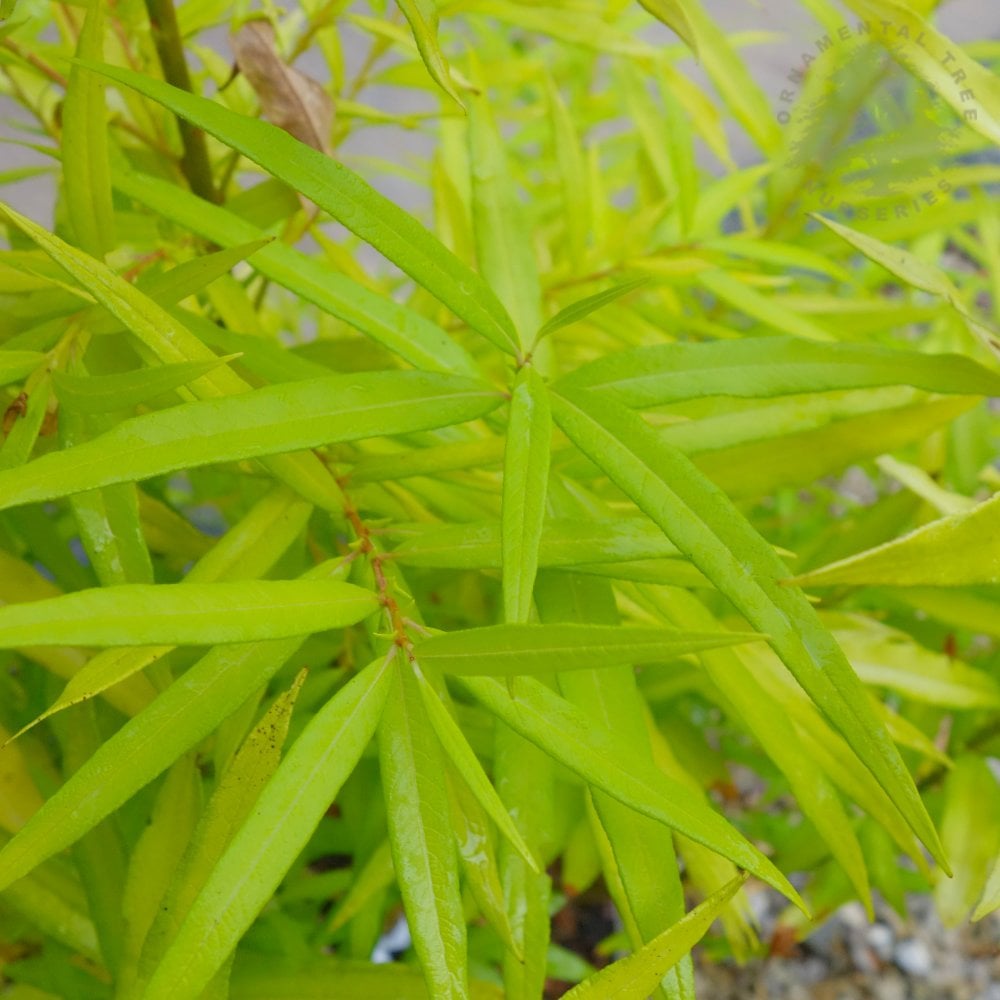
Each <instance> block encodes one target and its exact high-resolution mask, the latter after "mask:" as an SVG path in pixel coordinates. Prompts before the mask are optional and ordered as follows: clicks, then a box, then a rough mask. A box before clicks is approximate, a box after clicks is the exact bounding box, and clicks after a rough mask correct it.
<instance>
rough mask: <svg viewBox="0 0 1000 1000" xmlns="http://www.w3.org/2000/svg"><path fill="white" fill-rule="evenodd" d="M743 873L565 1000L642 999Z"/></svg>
mask: <svg viewBox="0 0 1000 1000" xmlns="http://www.w3.org/2000/svg"><path fill="white" fill-rule="evenodd" d="M746 880H747V876H746V873H743V874H741V875H740V876H739V877H738V878H734V879H733V880H732V882H730V883H729V884H728V885H725V886H723V887H722V888H721V889H720V890H719V891H718V892H716V893H713V894H712V895H711V896H709V897H708V899H706V900H705V901H704V902H703V903H701V904H700V905H699V906H696V907H695V908H694V909H693V910H692V911H691V912H690V913H689V914H688V915H687V916H686V917H684V919H683V920H681V921H679V922H678V923H676V924H674V926H673V927H670V928H668V929H667V930H665V931H664V932H663V933H662V934H660V935H659V936H658V937H655V938H653V940H652V941H650V942H649V944H647V945H644V946H643V947H642V948H640V949H639V951H637V952H635V954H633V955H629V956H628V957H626V958H622V959H619V960H618V961H617V962H615V963H613V964H612V965H609V966H607V967H606V968H604V969H601V971H600V972H598V973H597V975H596V976H591V977H590V978H589V979H587V980H586V981H585V982H583V983H581V984H580V985H579V986H576V987H574V988H573V989H571V990H570V991H569V993H567V994H566V997H567V1000H608V998H611V997H614V998H615V1000H643V998H644V997H648V996H649V994H650V993H651V992H652V991H653V990H654V989H655V988H656V986H657V984H658V983H659V982H660V980H661V979H662V978H663V976H664V975H665V974H666V973H667V971H668V970H669V969H671V968H672V967H673V966H674V965H676V964H677V962H679V961H680V960H681V959H682V958H683V957H684V956H685V955H686V954H687V953H688V952H689V951H690V950H691V949H692V948H693V947H694V946H695V945H696V944H697V943H698V942H699V941H700V940H701V939H702V937H704V935H705V932H706V931H707V930H708V929H709V927H711V926H712V923H713V921H714V920H715V919H716V917H718V916H719V914H720V913H721V911H722V909H723V907H725V905H726V904H727V903H728V902H729V900H731V899H732V898H733V896H735V895H736V893H737V892H738V891H739V889H740V887H741V886H742V885H743V883H744V882H746Z"/></svg>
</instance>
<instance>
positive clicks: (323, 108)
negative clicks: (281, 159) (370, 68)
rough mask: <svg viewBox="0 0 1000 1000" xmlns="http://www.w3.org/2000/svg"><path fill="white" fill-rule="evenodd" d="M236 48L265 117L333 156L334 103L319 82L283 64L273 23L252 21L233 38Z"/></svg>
mask: <svg viewBox="0 0 1000 1000" xmlns="http://www.w3.org/2000/svg"><path fill="white" fill-rule="evenodd" d="M232 46H233V52H234V54H235V56H236V63H237V65H238V66H239V69H240V72H241V73H242V74H243V75H244V76H245V77H246V78H247V80H248V82H249V83H250V86H251V87H253V89H254V90H255V91H256V93H257V96H258V97H259V98H260V103H261V109H262V110H263V113H264V117H265V118H266V119H267V120H268V121H269V122H271V123H272V124H274V125H277V126H278V127H279V128H283V129H284V130H285V131H286V132H288V133H290V134H291V135H293V136H295V138H296V139H298V140H299V141H300V142H304V143H306V144H307V145H309V146H312V147H313V149H318V150H321V151H322V152H324V153H329V152H330V133H331V131H332V129H333V101H332V100H331V98H330V95H329V94H327V92H326V91H325V90H324V89H323V87H322V86H321V85H320V84H319V83H318V82H317V81H316V80H314V79H313V78H312V77H310V76H306V74H305V73H302V72H300V71H299V70H297V69H295V68H294V67H293V66H289V65H288V64H287V63H285V62H283V61H282V59H281V56H279V55H278V51H277V47H276V45H275V39H274V28H273V27H272V26H271V24H270V23H269V22H267V21H262V20H255V21H248V22H247V23H246V24H244V25H243V27H242V28H240V30H239V31H238V32H236V34H235V35H233V38H232Z"/></svg>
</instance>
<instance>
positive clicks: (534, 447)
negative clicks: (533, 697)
mask: <svg viewBox="0 0 1000 1000" xmlns="http://www.w3.org/2000/svg"><path fill="white" fill-rule="evenodd" d="M551 447H552V415H551V412H550V410H549V399H548V391H547V390H546V388H545V385H544V383H543V382H542V380H541V378H540V377H539V375H538V373H537V372H536V371H535V369H534V368H533V367H532V366H531V365H525V366H524V367H523V368H521V370H520V371H519V372H518V373H517V378H516V379H515V380H514V389H513V393H512V395H511V401H510V419H509V420H508V422H507V448H506V452H505V455H504V471H503V494H502V499H501V540H502V549H503V556H502V557H503V606H504V619H505V620H506V621H508V622H526V621H528V619H529V617H530V615H531V595H532V590H533V588H534V585H535V574H536V573H537V571H538V547H539V543H540V541H541V537H542V521H543V519H544V517H545V495H546V491H547V489H548V479H549V460H550V456H551Z"/></svg>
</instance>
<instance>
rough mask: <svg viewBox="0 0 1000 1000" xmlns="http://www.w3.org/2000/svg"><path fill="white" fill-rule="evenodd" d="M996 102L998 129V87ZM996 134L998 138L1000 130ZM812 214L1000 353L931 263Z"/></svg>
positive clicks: (999, 338) (993, 337)
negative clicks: (932, 297)
mask: <svg viewBox="0 0 1000 1000" xmlns="http://www.w3.org/2000/svg"><path fill="white" fill-rule="evenodd" d="M996 104H997V111H998V117H997V119H996V126H997V129H998V130H1000V88H998V91H997V101H996ZM997 135H998V139H1000V131H998V133H997ZM813 218H815V219H818V220H819V221H820V222H822V223H823V225H824V226H826V227H827V229H830V230H832V231H833V232H835V233H836V234H837V235H838V236H840V237H841V238H842V239H843V240H846V241H847V242H848V243H850V244H851V246H853V247H854V248H855V249H857V250H860V251H861V253H863V254H864V255H865V256H866V257H867V258H868V259H869V260H873V261H875V263H876V264H881V265H882V267H884V268H885V269H886V270H887V271H888V272H889V273H890V274H892V275H894V276H895V277H897V278H899V280H900V281H902V282H904V283H905V284H907V285H912V286H913V287H914V288H919V289H920V290H921V291H923V292H928V293H929V294H931V295H937V296H939V297H940V298H943V299H944V300H945V301H946V302H947V303H948V304H949V305H950V306H951V307H952V308H953V309H954V310H955V311H956V312H957V313H958V314H959V316H961V317H962V319H963V321H964V322H965V325H966V326H967V327H968V328H969V330H970V331H971V333H972V334H973V336H975V337H977V338H978V339H979V340H980V341H981V342H982V343H983V344H984V346H985V347H986V348H987V349H988V350H990V351H992V352H993V353H994V354H997V353H1000V335H998V334H997V332H996V331H995V330H992V329H990V328H989V327H987V326H986V325H985V323H983V322H982V321H981V320H980V319H978V318H977V317H976V315H975V314H974V313H973V312H972V310H971V309H970V308H969V307H968V306H967V305H966V304H965V302H963V301H962V298H961V295H960V294H959V290H958V289H957V288H956V287H955V285H954V284H953V283H952V281H951V279H950V278H949V277H948V275H947V274H945V273H944V271H942V270H941V268H939V267H937V266H936V265H934V264H928V263H927V262H926V261H924V260H921V259H920V258H919V257H917V256H915V255H914V254H912V253H910V252H909V251H908V250H902V249H900V248H899V247H896V246H893V245H891V244H889V243H884V242H883V241H882V240H879V239H876V238H875V237H874V236H869V235H868V234H867V233H861V232H858V230H856V229H851V228H850V227H849V226H845V225H843V224H842V223H839V222H834V221H833V220H832V219H827V218H825V217H824V216H822V215H814V216H813Z"/></svg>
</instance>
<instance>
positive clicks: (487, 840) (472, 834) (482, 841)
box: [447, 768, 524, 960]
mask: <svg viewBox="0 0 1000 1000" xmlns="http://www.w3.org/2000/svg"><path fill="white" fill-rule="evenodd" d="M447 782H448V793H449V794H448V800H449V803H450V804H451V826H452V830H453V831H454V833H455V845H456V847H457V848H458V856H459V861H460V862H461V865H462V874H463V882H464V884H465V886H466V887H467V888H468V890H469V891H470V892H471V893H472V897H473V899H475V901H476V905H477V906H478V907H479V909H480V912H481V913H482V915H483V916H484V917H485V918H486V920H487V921H488V922H489V923H490V925H491V926H492V927H493V929H494V930H495V931H496V932H497V934H498V935H499V936H500V940H501V941H503V943H504V947H505V948H508V949H509V950H510V952H511V953H512V954H513V955H514V956H515V957H516V958H517V959H520V960H523V959H524V950H523V949H522V948H521V944H520V942H519V941H518V940H517V937H516V935H515V934H514V929H513V927H511V924H510V918H509V917H508V915H507V899H506V898H505V896H504V891H503V885H502V884H501V880H500V866H499V863H498V861H497V852H496V850H495V847H494V837H493V831H492V829H491V824H490V820H489V817H488V816H487V814H486V810H485V809H483V807H482V805H481V804H480V802H479V801H478V799H476V798H475V796H474V795H473V794H472V792H470V791H469V788H468V786H467V785H466V784H465V783H464V782H463V781H462V780H461V779H460V778H456V777H455V774H454V772H453V771H452V770H451V769H450V768H449V769H448V776H447ZM491 787H492V786H491Z"/></svg>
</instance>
